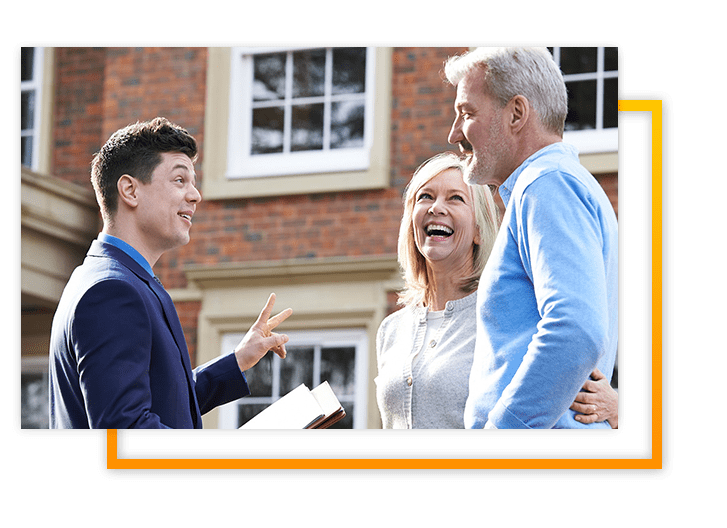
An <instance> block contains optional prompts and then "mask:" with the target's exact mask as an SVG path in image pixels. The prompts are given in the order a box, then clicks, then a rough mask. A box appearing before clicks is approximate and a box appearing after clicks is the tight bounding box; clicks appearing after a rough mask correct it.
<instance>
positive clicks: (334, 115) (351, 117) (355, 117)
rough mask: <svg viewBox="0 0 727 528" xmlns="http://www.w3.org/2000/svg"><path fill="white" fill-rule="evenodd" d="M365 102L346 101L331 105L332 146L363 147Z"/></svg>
mask: <svg viewBox="0 0 727 528" xmlns="http://www.w3.org/2000/svg"><path fill="white" fill-rule="evenodd" d="M363 138H364V103H363V102H355V101H345V102H340V103H333V105H331V148H352V147H363V144H364V139H363Z"/></svg>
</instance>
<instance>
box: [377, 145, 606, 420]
mask: <svg viewBox="0 0 727 528" xmlns="http://www.w3.org/2000/svg"><path fill="white" fill-rule="evenodd" d="M463 172H464V166H463V164H462V162H461V161H460V158H459V157H458V156H457V155H455V154H453V153H444V154H439V155H437V156H434V157H433V158H431V159H429V160H427V161H426V162H425V163H423V164H422V165H421V166H420V167H419V168H418V169H417V171H416V172H415V173H414V176H413V177H412V179H411V181H410V182H409V184H408V185H407V188H406V190H405V193H404V214H403V217H402V221H401V227H400V230H399V244H398V252H399V253H398V254H399V264H400V265H401V268H402V269H403V271H404V281H405V287H404V290H403V291H402V292H401V293H400V298H399V303H400V304H401V305H403V308H402V309H401V310H399V311H397V312H395V313H393V314H391V315H390V316H389V317H387V318H386V319H385V320H384V321H383V322H382V323H381V326H380V327H379V331H378V334H377V340H376V351H377V363H378V376H377V377H376V379H375V382H376V397H377V402H378V406H379V411H380V413H381V419H382V425H383V427H384V428H385V429H390V428H393V429H412V428H436V429H459V428H464V406H465V402H466V399H467V392H468V385H469V375H470V369H471V366H472V358H473V354H474V348H475V336H476V301H477V285H478V280H479V277H480V275H481V273H482V270H483V269H484V267H485V264H486V262H487V258H488V257H489V254H490V250H491V249H492V245H493V243H494V241H495V237H496V235H497V229H498V209H497V206H496V205H495V203H494V201H493V199H492V194H491V193H490V191H489V189H488V188H487V187H484V186H479V185H475V186H470V185H467V184H466V183H465V182H464V180H463V178H462V174H463ZM589 388H591V389H592V390H594V391H595V392H596V393H597V395H598V396H599V398H598V401H599V402H609V403H610V402H612V399H613V398H612V397H613V396H614V395H615V392H614V391H613V389H611V387H610V386H608V387H606V386H604V385H603V384H592V385H589ZM582 405H583V407H582V410H581V411H579V412H585V413H587V414H585V415H584V416H588V418H586V419H587V420H593V421H595V420H596V419H598V420H599V421H603V420H604V419H607V418H608V417H604V416H603V414H604V412H603V408H604V405H605V404H603V403H600V404H597V403H590V402H585V403H583V404H582ZM599 405H600V407H599ZM613 407H617V406H613Z"/></svg>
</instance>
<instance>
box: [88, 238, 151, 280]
mask: <svg viewBox="0 0 727 528" xmlns="http://www.w3.org/2000/svg"><path fill="white" fill-rule="evenodd" d="M98 239H99V240H100V241H101V242H105V243H107V244H111V245H112V246H114V247H117V248H119V249H120V250H121V251H123V252H124V253H126V254H127V255H129V256H130V257H131V258H133V259H134V260H135V261H136V263H137V264H139V266H141V267H142V268H144V269H145V270H146V271H147V273H149V275H151V276H152V277H154V271H153V270H152V269H151V265H150V264H149V262H147V260H146V259H145V258H144V257H142V256H141V253H139V252H138V251H137V250H135V249H134V248H133V247H132V246H131V245H129V244H127V243H126V242H124V241H123V240H121V239H120V238H117V237H115V236H113V235H109V234H108V233H99V234H98Z"/></svg>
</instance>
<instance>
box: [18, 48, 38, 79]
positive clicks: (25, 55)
mask: <svg viewBox="0 0 727 528" xmlns="http://www.w3.org/2000/svg"><path fill="white" fill-rule="evenodd" d="M34 54H35V49H34V48H21V49H20V80H21V81H32V80H33V58H34Z"/></svg>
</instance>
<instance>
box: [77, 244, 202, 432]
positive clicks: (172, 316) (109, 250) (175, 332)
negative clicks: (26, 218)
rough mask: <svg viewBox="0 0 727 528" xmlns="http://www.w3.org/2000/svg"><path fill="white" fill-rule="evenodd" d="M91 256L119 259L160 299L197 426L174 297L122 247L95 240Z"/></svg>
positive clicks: (196, 408) (194, 398) (191, 381)
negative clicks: (185, 380) (182, 370)
mask: <svg viewBox="0 0 727 528" xmlns="http://www.w3.org/2000/svg"><path fill="white" fill-rule="evenodd" d="M88 255H89V256H100V257H107V258H112V259H114V260H117V261H119V262H120V263H121V264H123V265H124V266H125V267H126V268H128V269H129V271H131V272H132V273H133V274H134V275H136V276H137V277H139V279H141V281H142V282H144V283H146V285H147V287H148V288H149V289H150V290H151V291H152V292H153V293H154V295H155V296H156V297H157V299H159V303H160V304H161V306H162V312H163V313H164V318H165V319H166V323H167V327H168V328H169V331H170V333H171V334H172V337H173V338H174V342H175V343H176V344H177V349H178V351H179V355H180V359H181V361H182V365H184V372H185V374H186V376H187V385H188V388H189V394H190V407H191V409H190V410H191V413H192V419H193V421H194V425H195V427H197V426H198V423H199V420H200V419H201V416H200V414H199V403H198V402H197V393H196V391H195V390H194V385H195V382H194V375H193V373H192V364H191V361H190V359H189V351H188V350H187V341H186V340H185V338H184V331H183V330H182V324H181V323H180V322H179V315H178V314H177V309H176V308H175V306H174V302H173V301H172V298H171V297H170V296H169V293H167V291H166V290H165V289H164V286H162V283H161V282H160V281H159V279H158V278H157V277H150V276H149V273H148V272H147V271H146V270H145V269H144V268H142V267H141V266H140V265H139V264H138V263H137V262H136V261H135V260H134V259H133V258H131V257H130V256H129V255H127V254H126V253H125V252H124V251H122V250H121V249H119V248H117V247H115V246H112V245H110V244H104V243H103V242H100V241H98V240H94V241H93V243H92V244H91V249H90V250H89V251H88Z"/></svg>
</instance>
